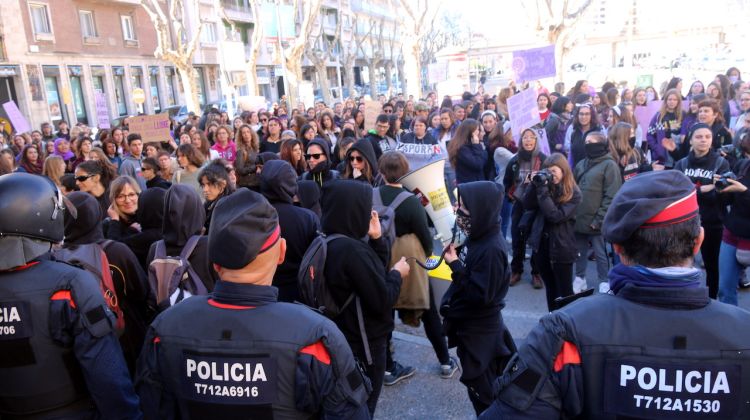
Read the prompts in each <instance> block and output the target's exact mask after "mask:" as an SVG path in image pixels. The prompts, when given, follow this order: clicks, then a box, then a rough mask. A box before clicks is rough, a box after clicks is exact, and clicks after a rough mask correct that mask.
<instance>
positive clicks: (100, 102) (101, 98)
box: [94, 91, 111, 129]
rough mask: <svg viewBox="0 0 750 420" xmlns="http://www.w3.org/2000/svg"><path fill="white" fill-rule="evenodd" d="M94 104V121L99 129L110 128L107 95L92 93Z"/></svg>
mask: <svg viewBox="0 0 750 420" xmlns="http://www.w3.org/2000/svg"><path fill="white" fill-rule="evenodd" d="M94 102H95V103H96V121H97V122H98V123H99V128H106V129H109V128H111V126H110V124H109V108H108V107H107V95H105V94H103V93H102V92H98V91H97V92H94Z"/></svg>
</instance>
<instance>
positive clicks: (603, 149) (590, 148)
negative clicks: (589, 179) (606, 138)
mask: <svg viewBox="0 0 750 420" xmlns="http://www.w3.org/2000/svg"><path fill="white" fill-rule="evenodd" d="M584 147H585V148H586V156H587V157H588V158H589V159H596V158H598V157H602V156H604V155H606V154H607V152H609V147H608V146H607V143H586V145H585V146H584Z"/></svg>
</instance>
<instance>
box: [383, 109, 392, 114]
mask: <svg viewBox="0 0 750 420" xmlns="http://www.w3.org/2000/svg"><path fill="white" fill-rule="evenodd" d="M383 113H384V114H392V113H393V110H392V109H384V110H383Z"/></svg>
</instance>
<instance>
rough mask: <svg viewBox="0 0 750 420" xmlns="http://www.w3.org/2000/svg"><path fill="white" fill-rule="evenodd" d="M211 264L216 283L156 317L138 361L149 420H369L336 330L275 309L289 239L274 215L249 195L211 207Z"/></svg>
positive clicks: (360, 382)
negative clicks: (280, 267)
mask: <svg viewBox="0 0 750 420" xmlns="http://www.w3.org/2000/svg"><path fill="white" fill-rule="evenodd" d="M208 247H209V251H208V252H209V260H210V261H211V262H212V263H213V264H214V267H215V268H216V271H217V272H218V273H219V276H220V277H221V281H219V282H217V283H216V286H215V288H214V291H213V293H212V294H210V295H209V296H194V297H191V298H189V299H187V300H185V301H183V302H180V303H179V304H178V305H175V306H173V307H172V308H170V309H169V310H167V311H165V312H164V313H162V314H161V315H159V316H158V317H157V318H156V320H155V321H154V322H153V324H152V325H151V327H150V329H149V331H148V333H147V335H146V343H145V345H144V349H143V351H142V352H141V357H140V359H139V361H138V378H137V381H136V389H137V390H138V393H139V395H140V396H141V399H142V405H143V410H144V412H145V414H146V417H147V418H154V419H157V418H159V419H161V418H181V419H205V418H216V419H271V418H273V419H275V420H279V419H307V418H311V417H313V418H314V417H318V416H322V417H323V418H341V419H344V418H355V419H357V418H365V419H366V418H369V412H368V410H367V406H366V404H365V402H366V401H367V395H368V392H369V391H368V388H369V382H368V380H367V379H366V378H365V377H364V375H363V374H362V372H361V370H360V369H358V367H357V365H355V362H354V357H353V356H352V352H351V350H350V349H349V346H348V345H347V343H346V340H345V339H344V337H343V335H342V334H341V332H340V331H339V330H338V328H336V325H335V324H334V323H333V322H331V321H330V320H328V319H327V318H325V317H324V316H322V315H320V314H318V313H316V312H313V311H312V310H311V309H309V308H307V307H305V306H302V305H297V304H291V303H283V302H277V296H278V290H277V289H276V288H275V287H273V286H271V282H272V280H273V276H274V272H275V271H276V267H277V265H279V264H281V263H282V262H283V261H284V253H285V251H286V242H285V241H284V239H283V238H281V235H280V228H279V222H278V216H277V213H276V210H275V209H274V208H273V207H272V206H271V205H270V204H269V203H268V201H266V199H265V198H264V197H263V196H261V195H260V194H257V193H255V192H252V191H250V190H247V189H241V190H239V191H237V192H235V193H234V194H232V195H230V196H227V197H225V198H223V199H222V200H221V201H220V202H219V203H218V204H217V205H216V209H215V210H214V213H213V217H212V221H211V232H210V234H209V237H208Z"/></svg>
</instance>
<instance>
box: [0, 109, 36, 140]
mask: <svg viewBox="0 0 750 420" xmlns="http://www.w3.org/2000/svg"><path fill="white" fill-rule="evenodd" d="M3 109H5V113H6V114H7V115H8V119H9V120H10V123H11V124H12V125H13V129H14V130H16V133H26V132H28V131H31V125H29V120H27V119H26V117H24V116H23V114H21V111H20V110H19V109H18V106H17V105H16V103H15V102H13V101H8V102H6V103H4V104H3Z"/></svg>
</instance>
